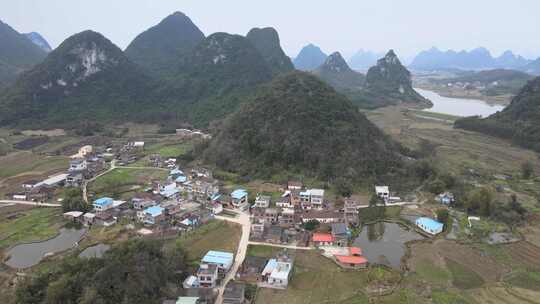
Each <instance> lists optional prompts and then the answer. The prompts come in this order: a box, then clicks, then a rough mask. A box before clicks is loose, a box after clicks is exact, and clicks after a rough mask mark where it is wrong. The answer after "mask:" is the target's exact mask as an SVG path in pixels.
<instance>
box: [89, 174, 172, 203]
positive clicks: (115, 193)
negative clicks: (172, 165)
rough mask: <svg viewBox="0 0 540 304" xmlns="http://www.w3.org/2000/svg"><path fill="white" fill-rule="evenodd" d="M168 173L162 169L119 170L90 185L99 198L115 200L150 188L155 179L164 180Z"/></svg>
mask: <svg viewBox="0 0 540 304" xmlns="http://www.w3.org/2000/svg"><path fill="white" fill-rule="evenodd" d="M167 174H168V172H167V171H166V170H160V169H157V168H156V169H150V168H149V169H129V168H117V169H115V170H113V171H112V172H109V173H107V174H105V175H103V176H101V177H99V178H98V179H96V180H95V181H94V182H93V183H92V184H90V188H89V189H90V190H89V191H91V192H94V193H96V195H97V196H110V197H113V198H120V197H125V196H127V195H128V194H129V193H131V192H133V191H140V190H141V188H143V187H148V186H149V183H150V182H151V181H152V180H153V179H160V180H163V179H164V178H165V177H167Z"/></svg>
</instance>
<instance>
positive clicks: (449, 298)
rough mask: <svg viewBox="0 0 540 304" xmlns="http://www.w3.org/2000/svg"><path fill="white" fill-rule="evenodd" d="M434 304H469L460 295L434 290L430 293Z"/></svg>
mask: <svg viewBox="0 0 540 304" xmlns="http://www.w3.org/2000/svg"><path fill="white" fill-rule="evenodd" d="M431 297H432V302H433V303H434V304H467V303H469V302H468V301H467V300H465V298H463V297H462V296H461V295H459V294H456V293H453V292H450V291H447V290H435V291H433V292H432V293H431Z"/></svg>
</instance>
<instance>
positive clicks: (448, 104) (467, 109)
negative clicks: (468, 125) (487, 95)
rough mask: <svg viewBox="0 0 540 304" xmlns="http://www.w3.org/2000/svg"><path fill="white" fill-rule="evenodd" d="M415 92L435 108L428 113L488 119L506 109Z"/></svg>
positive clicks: (477, 101) (477, 100) (435, 94)
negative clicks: (487, 117)
mask: <svg viewBox="0 0 540 304" xmlns="http://www.w3.org/2000/svg"><path fill="white" fill-rule="evenodd" d="M415 90H416V92H418V93H419V94H420V95H422V96H424V97H425V98H427V99H429V100H431V102H432V103H433V107H431V108H429V109H426V110H425V111H428V112H436V113H442V114H449V115H454V116H462V117H466V116H477V115H478V116H482V117H486V116H489V115H491V114H494V113H496V112H498V111H501V110H502V109H504V106H501V105H494V104H489V103H487V102H485V101H483V100H479V99H465V98H452V97H444V96H441V95H439V94H438V93H435V92H432V91H427V90H422V89H418V88H415Z"/></svg>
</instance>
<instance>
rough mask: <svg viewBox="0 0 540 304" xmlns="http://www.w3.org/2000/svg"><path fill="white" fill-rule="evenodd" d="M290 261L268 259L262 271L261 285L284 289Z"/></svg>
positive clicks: (289, 270)
mask: <svg viewBox="0 0 540 304" xmlns="http://www.w3.org/2000/svg"><path fill="white" fill-rule="evenodd" d="M292 267H293V265H292V263H290V262H285V261H278V260H277V259H270V260H268V263H267V264H266V266H265V267H264V270H263V272H262V278H263V279H262V280H263V282H264V283H263V286H264V287H269V288H277V289H286V288H287V285H289V278H290V276H291V270H292Z"/></svg>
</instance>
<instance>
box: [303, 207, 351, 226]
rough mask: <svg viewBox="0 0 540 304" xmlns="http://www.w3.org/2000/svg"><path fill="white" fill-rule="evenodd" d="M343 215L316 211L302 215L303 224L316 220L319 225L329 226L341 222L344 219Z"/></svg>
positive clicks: (330, 211) (334, 212)
mask: <svg viewBox="0 0 540 304" xmlns="http://www.w3.org/2000/svg"><path fill="white" fill-rule="evenodd" d="M342 216H343V215H342V214H341V213H339V212H336V211H332V210H329V211H315V210H311V211H309V212H306V213H303V214H301V217H302V222H304V223H305V222H309V221H313V220H316V221H318V222H319V223H323V224H328V223H336V222H340V221H341V218H342Z"/></svg>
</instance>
